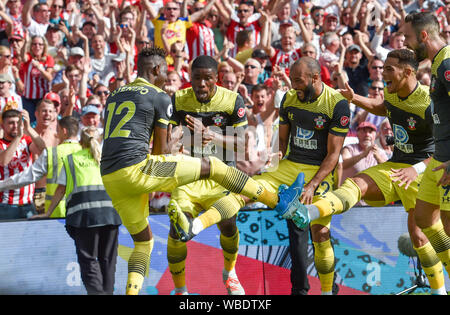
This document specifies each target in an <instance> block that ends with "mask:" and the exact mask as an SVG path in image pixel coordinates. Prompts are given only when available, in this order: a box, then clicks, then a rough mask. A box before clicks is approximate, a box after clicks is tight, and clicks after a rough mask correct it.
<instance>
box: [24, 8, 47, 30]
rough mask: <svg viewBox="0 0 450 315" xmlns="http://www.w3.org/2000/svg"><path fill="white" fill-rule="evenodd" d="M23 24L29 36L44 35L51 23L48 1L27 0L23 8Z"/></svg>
mask: <svg viewBox="0 0 450 315" xmlns="http://www.w3.org/2000/svg"><path fill="white" fill-rule="evenodd" d="M22 24H23V26H24V27H25V28H26V29H27V30H28V34H29V36H34V35H40V36H44V35H45V32H46V31H47V27H48V26H49V25H50V9H49V6H48V4H47V3H40V2H38V0H30V1H25V4H24V6H23V10H22Z"/></svg>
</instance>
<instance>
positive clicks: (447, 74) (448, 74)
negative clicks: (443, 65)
mask: <svg viewBox="0 0 450 315" xmlns="http://www.w3.org/2000/svg"><path fill="white" fill-rule="evenodd" d="M444 78H445V80H447V81H450V70H447V71H445V73H444Z"/></svg>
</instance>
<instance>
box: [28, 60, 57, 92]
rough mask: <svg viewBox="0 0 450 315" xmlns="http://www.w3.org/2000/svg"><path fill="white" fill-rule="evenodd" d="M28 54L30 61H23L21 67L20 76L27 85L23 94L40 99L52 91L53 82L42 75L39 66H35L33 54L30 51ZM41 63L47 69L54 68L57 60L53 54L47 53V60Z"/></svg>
mask: <svg viewBox="0 0 450 315" xmlns="http://www.w3.org/2000/svg"><path fill="white" fill-rule="evenodd" d="M27 55H28V61H27V62H25V63H23V64H22V66H21V68H20V78H21V79H22V82H23V83H24V85H25V89H24V92H23V96H24V97H26V98H29V99H40V98H43V97H44V95H45V93H47V92H50V84H51V82H49V81H47V80H46V79H45V78H44V77H43V76H42V75H41V72H40V71H39V69H38V68H36V67H33V64H32V63H31V61H32V57H31V54H30V53H28V54H27ZM40 64H41V65H42V66H44V68H45V69H48V68H53V67H54V66H55V60H54V59H53V57H52V56H50V55H47V58H46V60H45V61H40Z"/></svg>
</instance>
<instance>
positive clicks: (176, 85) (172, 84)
mask: <svg viewBox="0 0 450 315" xmlns="http://www.w3.org/2000/svg"><path fill="white" fill-rule="evenodd" d="M182 85H183V83H182V82H181V77H180V75H179V74H178V73H177V72H176V71H170V72H168V73H167V79H166V84H165V85H164V91H166V93H167V94H169V96H172V95H174V94H175V92H176V91H178V90H179V89H180V88H181V86H182Z"/></svg>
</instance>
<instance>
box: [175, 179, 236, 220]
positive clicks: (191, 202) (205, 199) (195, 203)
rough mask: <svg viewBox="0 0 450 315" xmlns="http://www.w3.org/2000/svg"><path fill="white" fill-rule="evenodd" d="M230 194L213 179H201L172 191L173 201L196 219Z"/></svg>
mask: <svg viewBox="0 0 450 315" xmlns="http://www.w3.org/2000/svg"><path fill="white" fill-rule="evenodd" d="M228 193H229V191H228V190H226V189H225V188H223V187H222V186H220V185H219V184H217V183H216V182H215V181H213V180H212V179H201V180H198V181H195V182H193V183H190V184H187V185H184V186H180V187H177V188H176V189H175V190H174V191H172V194H171V199H174V200H176V201H177V203H178V205H179V206H180V208H181V209H183V212H188V213H190V214H191V215H192V217H193V218H195V217H197V216H198V215H199V213H200V212H201V211H203V210H207V209H209V208H210V207H211V206H212V205H213V204H214V203H215V202H216V201H217V200H219V199H220V198H222V197H225V196H226V195H227V194H228ZM238 199H239V197H238Z"/></svg>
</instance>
